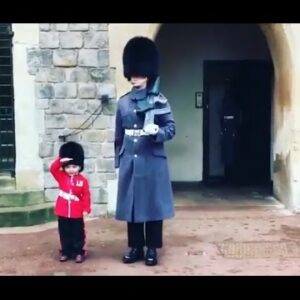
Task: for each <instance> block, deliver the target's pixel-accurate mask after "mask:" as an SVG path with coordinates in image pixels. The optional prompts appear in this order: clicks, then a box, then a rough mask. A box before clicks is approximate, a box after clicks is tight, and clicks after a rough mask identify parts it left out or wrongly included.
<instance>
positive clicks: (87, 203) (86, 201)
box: [82, 180, 91, 214]
mask: <svg viewBox="0 0 300 300" xmlns="http://www.w3.org/2000/svg"><path fill="white" fill-rule="evenodd" d="M82 202H83V211H85V212H87V213H88V214H89V213H90V212H91V193H90V186H89V182H88V180H85V182H84V185H83V191H82Z"/></svg>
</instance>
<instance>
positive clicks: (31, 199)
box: [0, 189, 45, 208]
mask: <svg viewBox="0 0 300 300" xmlns="http://www.w3.org/2000/svg"><path fill="white" fill-rule="evenodd" d="M44 202H45V199H44V192H43V191H16V190H12V191H7V190H1V189H0V208H1V207H22V206H27V205H35V204H42V203H44Z"/></svg>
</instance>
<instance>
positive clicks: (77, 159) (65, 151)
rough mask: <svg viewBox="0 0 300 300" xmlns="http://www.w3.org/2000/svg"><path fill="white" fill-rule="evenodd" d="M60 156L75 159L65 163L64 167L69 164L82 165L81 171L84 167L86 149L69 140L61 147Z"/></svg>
mask: <svg viewBox="0 0 300 300" xmlns="http://www.w3.org/2000/svg"><path fill="white" fill-rule="evenodd" d="M59 157H60V158H64V157H69V158H73V160H71V161H68V162H65V163H63V166H64V167H65V166H67V165H68V164H69V165H70V164H72V165H73V164H74V165H77V166H80V172H81V171H82V170H83V168H84V150H83V148H82V146H81V145H80V144H78V143H76V142H67V143H65V144H63V145H62V146H61V147H60V149H59Z"/></svg>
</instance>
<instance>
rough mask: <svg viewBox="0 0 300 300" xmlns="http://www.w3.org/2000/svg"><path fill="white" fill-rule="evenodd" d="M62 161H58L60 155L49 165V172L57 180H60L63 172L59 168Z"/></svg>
mask: <svg viewBox="0 0 300 300" xmlns="http://www.w3.org/2000/svg"><path fill="white" fill-rule="evenodd" d="M61 166H62V163H61V162H60V157H57V158H56V159H55V160H54V161H53V162H52V163H51V166H50V173H51V174H52V176H53V177H54V178H55V180H56V181H57V182H61V180H62V177H63V175H64V172H63V171H62V170H61Z"/></svg>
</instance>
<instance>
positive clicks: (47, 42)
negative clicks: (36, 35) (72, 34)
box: [39, 32, 59, 48]
mask: <svg viewBox="0 0 300 300" xmlns="http://www.w3.org/2000/svg"><path fill="white" fill-rule="evenodd" d="M39 45H40V48H58V47H59V35H58V32H40V39H39Z"/></svg>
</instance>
